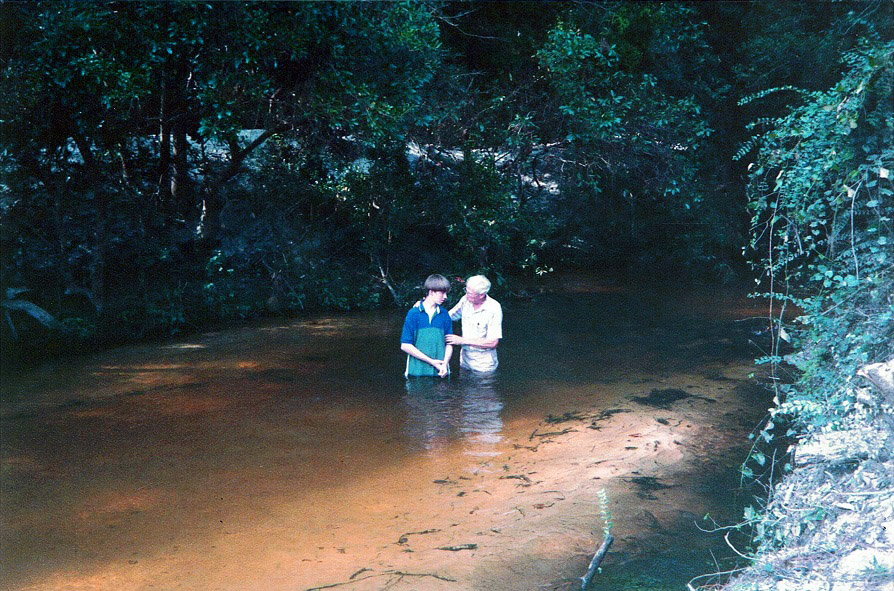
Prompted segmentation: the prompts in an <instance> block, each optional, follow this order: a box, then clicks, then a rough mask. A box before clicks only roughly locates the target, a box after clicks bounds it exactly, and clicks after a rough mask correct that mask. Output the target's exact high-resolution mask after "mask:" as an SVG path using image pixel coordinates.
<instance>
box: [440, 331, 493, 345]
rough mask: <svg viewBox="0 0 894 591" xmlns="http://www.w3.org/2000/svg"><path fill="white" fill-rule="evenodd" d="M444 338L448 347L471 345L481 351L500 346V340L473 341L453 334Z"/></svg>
mask: <svg viewBox="0 0 894 591" xmlns="http://www.w3.org/2000/svg"><path fill="white" fill-rule="evenodd" d="M445 338H446V341H447V344H448V345H471V346H472V347H480V348H482V349H496V348H497V345H499V344H500V339H488V338H484V339H473V338H471V337H468V338H466V337H461V336H459V335H455V334H449V335H447V336H446V337H445Z"/></svg>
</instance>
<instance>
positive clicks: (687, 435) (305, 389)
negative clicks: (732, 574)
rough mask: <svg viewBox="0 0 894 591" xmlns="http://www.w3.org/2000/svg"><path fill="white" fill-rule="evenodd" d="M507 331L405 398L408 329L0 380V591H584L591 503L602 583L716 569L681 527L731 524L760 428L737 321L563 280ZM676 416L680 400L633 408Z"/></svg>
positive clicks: (278, 327)
mask: <svg viewBox="0 0 894 591" xmlns="http://www.w3.org/2000/svg"><path fill="white" fill-rule="evenodd" d="M497 297H498V299H499V295H497ZM503 306H504V311H505V314H506V324H505V327H504V333H505V337H506V338H505V341H504V343H503V344H502V345H501V348H500V358H501V366H500V370H499V372H498V373H497V374H496V375H495V376H493V377H491V378H486V379H476V378H474V377H473V376H469V375H464V374H454V376H452V377H451V379H450V380H449V381H435V380H427V381H413V382H409V383H407V382H405V380H404V379H403V378H402V377H401V371H402V366H403V359H402V357H401V354H400V352H399V350H398V344H397V341H398V335H399V333H400V324H401V321H402V316H403V315H402V314H401V313H400V312H398V311H393V312H378V311H377V312H370V313H360V314H352V315H350V316H333V317H320V318H315V319H301V320H295V321H282V322H270V321H267V322H263V323H257V324H254V325H251V326H248V327H245V328H241V329H236V330H227V331H223V332H216V333H206V334H201V335H196V336H195V337H193V338H190V339H187V340H182V341H176V342H170V343H167V344H161V345H157V344H155V345H146V346H134V347H127V348H121V349H116V350H113V351H108V352H106V353H102V354H99V355H96V356H92V357H89V358H82V359H77V360H70V361H66V362H59V363H53V364H47V365H45V366H43V367H41V368H39V369H38V370H35V371H32V372H29V373H27V374H26V375H23V376H20V377H18V378H16V379H13V380H5V382H4V384H3V391H2V395H3V398H2V399H3V406H2V409H0V410H2V413H0V420H2V424H0V426H2V432H0V436H2V437H0V443H2V447H0V454H2V455H0V460H2V472H0V492H2V497H0V514H2V531H0V543H2V546H0V587H2V588H3V589H11V590H24V589H47V590H110V591H111V590H116V591H118V590H144V589H145V590H149V589H164V590H168V589H187V590H226V591H230V590H233V591H235V590H243V589H259V590H271V591H279V590H290V591H303V590H306V589H314V588H323V587H325V586H328V585H334V584H339V585H338V587H337V588H339V589H346V590H347V589H350V590H372V589H386V588H387V589H422V590H435V591H437V590H441V589H445V590H446V589H453V590H456V589H459V590H465V589H468V590H515V589H517V590H530V589H539V588H543V589H572V588H579V582H575V581H576V577H579V576H581V575H582V574H583V572H584V571H585V570H586V566H587V563H588V561H589V557H590V555H591V554H592V552H593V550H594V547H595V545H596V544H597V543H598V541H599V539H600V537H601V529H602V523H601V521H600V519H599V509H598V503H597V491H599V490H600V489H603V488H604V489H605V490H606V491H607V494H608V497H609V510H610V512H611V518H612V522H613V533H614V535H615V537H616V540H617V541H616V543H615V546H614V547H613V548H612V552H611V553H610V554H609V557H608V558H607V559H606V561H605V563H604V573H603V574H602V575H598V577H597V582H601V583H602V584H611V585H613V587H614V588H625V585H626V588H637V589H665V588H680V585H682V584H684V583H685V582H686V581H688V580H689V579H690V578H691V577H693V576H696V575H698V574H701V573H705V572H710V571H712V570H715V569H717V568H718V565H715V564H714V563H713V562H712V558H711V556H712V552H714V553H715V554H716V552H717V550H718V549H719V548H722V547H723V546H724V543H723V541H722V540H720V539H718V536H717V535H716V534H715V535H708V534H705V533H702V532H699V531H698V529H697V528H696V527H695V525H694V522H695V521H697V520H698V519H699V518H700V517H701V516H702V515H704V514H705V513H710V514H712V515H714V516H717V517H718V518H720V519H723V518H730V519H732V518H734V517H735V509H734V508H733V507H732V505H733V504H734V498H735V488H736V485H737V482H738V481H737V480H736V466H737V464H738V463H739V462H740V461H741V459H742V458H743V457H744V454H745V450H746V449H747V446H748V441H747V439H746V434H747V433H748V431H749V430H750V429H751V427H752V426H753V425H754V424H755V423H756V422H757V420H758V419H759V418H760V416H761V415H762V414H763V412H762V410H761V409H763V408H766V397H765V395H764V393H763V392H762V391H761V390H760V388H756V387H755V386H754V385H753V384H752V383H751V382H750V381H749V380H748V379H747V378H746V376H747V374H748V373H750V372H751V371H753V366H752V364H751V359H752V358H753V357H755V356H757V355H759V352H758V351H757V350H756V349H754V348H753V347H752V345H749V343H748V340H749V337H750V336H751V335H750V332H749V329H750V327H753V326H754V324H752V323H750V322H747V321H744V319H746V318H748V317H752V316H758V315H759V311H757V309H756V307H755V306H756V304H753V303H752V302H751V301H750V300H747V299H746V298H744V297H742V294H741V292H735V291H730V292H729V293H727V292H723V291H718V290H704V291H700V292H697V293H693V292H687V293H683V292H671V291H666V290H663V291H661V292H655V291H653V290H644V289H642V288H633V287H629V288H624V287H619V286H608V285H601V284H599V283H596V282H587V281H580V280H578V281H566V282H565V283H564V286H563V289H562V291H561V292H560V293H555V294H551V295H543V296H540V297H537V298H535V299H533V300H531V301H527V302H514V301H504V302H503ZM673 390H682V391H684V392H685V393H686V394H690V395H691V396H690V397H687V398H682V399H679V400H672V399H673V398H674V397H675V396H674V395H673V394H672V395H670V396H669V397H668V398H667V399H666V400H664V401H663V403H662V400H660V396H659V399H656V398H655V397H654V396H653V397H652V398H649V394H650V393H651V392H653V391H658V392H659V394H660V393H661V391H673ZM665 394H667V392H665ZM676 395H677V396H680V393H677V394H676ZM656 404H657V406H656ZM594 587H596V586H595V585H594ZM596 588H598V587H596Z"/></svg>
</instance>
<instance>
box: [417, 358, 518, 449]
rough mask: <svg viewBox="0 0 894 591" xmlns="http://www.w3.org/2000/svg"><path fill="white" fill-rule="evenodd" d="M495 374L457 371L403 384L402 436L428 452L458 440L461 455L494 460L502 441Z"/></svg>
mask: <svg viewBox="0 0 894 591" xmlns="http://www.w3.org/2000/svg"><path fill="white" fill-rule="evenodd" d="M496 386H497V374H486V375H481V374H475V373H472V372H467V371H460V372H459V373H458V374H454V375H453V376H451V377H450V378H449V379H446V380H440V379H433V378H413V379H409V380H407V382H406V390H407V393H406V395H405V396H404V398H403V403H404V405H405V406H406V409H407V422H406V425H405V430H406V434H407V436H408V437H409V439H410V441H414V442H418V443H419V445H421V447H422V448H423V449H425V450H426V451H428V452H437V451H438V450H440V449H443V448H444V446H446V445H447V444H448V443H449V442H450V441H454V440H457V439H459V440H461V441H462V444H463V449H464V453H466V454H468V455H472V456H483V457H489V456H495V455H498V454H499V452H498V451H497V450H496V449H495V445H496V444H498V443H499V442H500V441H502V439H503V436H502V434H501V432H502V430H503V421H502V419H501V418H500V411H501V410H502V409H503V402H502V400H501V399H500V396H499V394H498V393H497V388H496Z"/></svg>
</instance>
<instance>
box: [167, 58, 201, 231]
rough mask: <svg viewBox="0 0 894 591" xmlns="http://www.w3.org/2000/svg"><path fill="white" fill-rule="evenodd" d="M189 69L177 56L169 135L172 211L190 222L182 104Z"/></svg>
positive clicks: (191, 202) (185, 115)
mask: <svg viewBox="0 0 894 591" xmlns="http://www.w3.org/2000/svg"><path fill="white" fill-rule="evenodd" d="M188 75H189V68H188V67H187V64H186V60H185V59H184V58H183V57H181V58H180V59H179V60H178V63H177V76H176V78H175V80H174V82H173V84H172V85H171V89H170V90H171V104H170V111H171V118H172V124H171V132H172V134H173V145H172V148H173V158H172V161H173V165H174V170H173V174H172V176H171V199H172V200H173V204H174V208H175V209H176V212H177V213H178V214H179V215H181V216H183V219H185V220H187V221H188V220H191V219H194V211H193V210H194V209H195V201H194V199H193V195H192V187H191V186H190V182H189V168H188V162H189V161H188V150H189V144H188V143H187V140H186V128H187V125H188V123H189V112H188V105H187V101H186V84H187V78H188Z"/></svg>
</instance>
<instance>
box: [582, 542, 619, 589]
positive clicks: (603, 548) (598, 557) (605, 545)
mask: <svg viewBox="0 0 894 591" xmlns="http://www.w3.org/2000/svg"><path fill="white" fill-rule="evenodd" d="M614 541H615V537H614V536H613V535H611V534H608V535H606V536H605V538H603V539H602V544H601V545H600V546H599V549H598V550H596V554H594V555H593V560H591V561H590V566H589V567H588V568H587V574H585V575H584V576H582V577H581V578H580V588H581V591H587V587H589V586H590V582H591V581H592V580H593V575H595V574H596V569H598V568H599V563H601V562H602V559H603V558H605V554H606V553H607V552H608V549H609V547H611V545H612V542H614Z"/></svg>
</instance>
